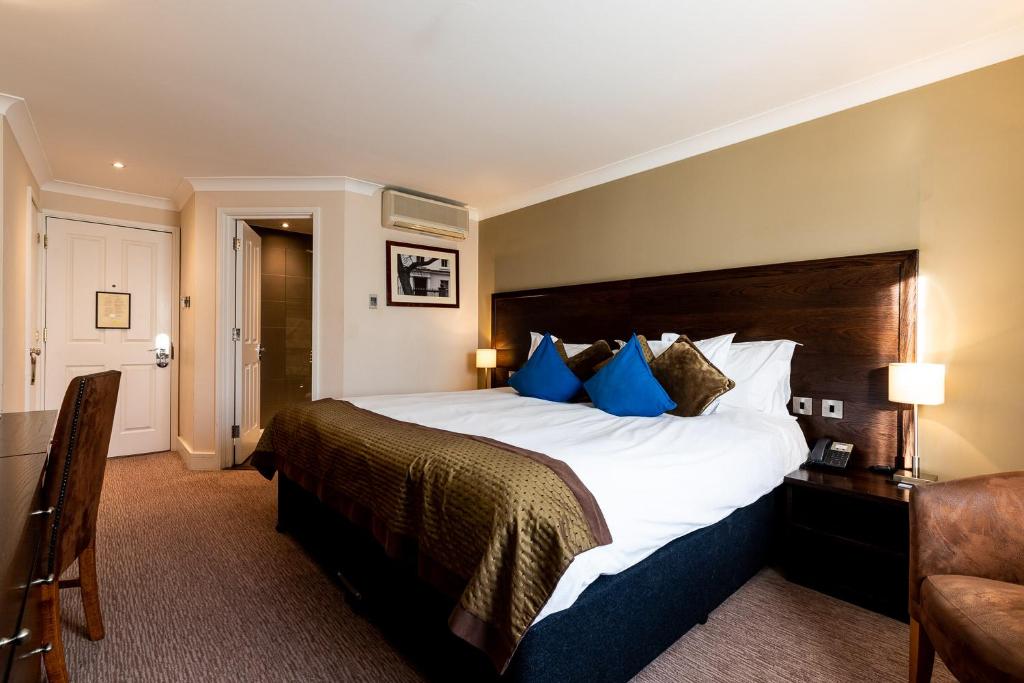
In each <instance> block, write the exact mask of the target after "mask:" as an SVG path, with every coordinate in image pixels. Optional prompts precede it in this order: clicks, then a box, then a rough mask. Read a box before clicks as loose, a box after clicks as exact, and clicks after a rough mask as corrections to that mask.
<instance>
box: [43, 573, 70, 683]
mask: <svg viewBox="0 0 1024 683" xmlns="http://www.w3.org/2000/svg"><path fill="white" fill-rule="evenodd" d="M41 588H42V593H41V595H40V602H41V608H42V619H41V621H42V638H41V642H43V643H49V644H50V645H51V646H52V647H51V648H50V650H49V651H48V652H46V653H45V654H44V655H43V664H44V665H45V667H46V680H47V681H48V682H49V683H67V682H68V668H67V663H66V662H65V660H64V639H63V637H62V635H61V624H60V587H59V586H58V585H57V582H56V581H54V582H53V583H51V584H49V585H46V586H42V587H41Z"/></svg>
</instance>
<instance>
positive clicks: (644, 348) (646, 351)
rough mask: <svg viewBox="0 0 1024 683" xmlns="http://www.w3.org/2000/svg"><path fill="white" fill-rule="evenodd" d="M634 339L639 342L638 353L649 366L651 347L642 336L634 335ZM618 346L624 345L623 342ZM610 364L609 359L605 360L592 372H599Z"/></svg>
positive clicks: (652, 355) (610, 360)
mask: <svg viewBox="0 0 1024 683" xmlns="http://www.w3.org/2000/svg"><path fill="white" fill-rule="evenodd" d="M636 339H637V341H638V342H640V353H642V354H643V355H644V360H645V361H647V364H648V365H650V364H651V361H652V360H654V351H651V347H650V345H649V344H648V343H647V337H645V336H644V335H642V334H638V335H636ZM620 344H621V345H625V342H620ZM609 349H610V347H609ZM611 362H612V359H611V358H606V359H605V360H603V361H601V362H600V363H598V364H597V365H596V366H595V367H594V372H597V371H598V370H600V369H601V368H603V367H604V366H606V365H608V364H609V363H611Z"/></svg>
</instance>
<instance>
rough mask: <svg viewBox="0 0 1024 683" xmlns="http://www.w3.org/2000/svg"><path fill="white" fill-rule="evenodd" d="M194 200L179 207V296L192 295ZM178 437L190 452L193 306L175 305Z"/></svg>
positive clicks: (192, 430) (192, 438) (193, 397)
mask: <svg viewBox="0 0 1024 683" xmlns="http://www.w3.org/2000/svg"><path fill="white" fill-rule="evenodd" d="M196 261H197V259H196V202H195V197H194V196H193V197H191V198H190V199H189V200H188V202H187V203H186V204H185V206H183V207H182V208H181V257H180V264H181V266H180V269H179V274H180V282H179V288H178V291H179V296H182V297H184V296H192V292H194V291H197V290H196V289H195V283H196V272H195V267H196ZM177 348H178V353H177V361H178V425H177V434H178V439H179V440H180V441H181V442H182V443H181V446H180V448H181V449H182V450H184V451H185V452H186V453H188V452H194V451H195V450H196V448H195V446H194V445H193V444H194V443H195V402H196V368H195V364H196V337H195V309H193V308H179V314H178V339H177Z"/></svg>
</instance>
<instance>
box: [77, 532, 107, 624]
mask: <svg viewBox="0 0 1024 683" xmlns="http://www.w3.org/2000/svg"><path fill="white" fill-rule="evenodd" d="M78 578H79V581H80V582H81V584H82V585H81V593H82V609H83V610H84V611H85V630H86V634H87V635H88V636H89V640H102V639H103V635H104V631H103V615H102V614H101V613H100V587H99V583H98V581H97V580H96V539H93V541H92V543H90V544H89V547H88V548H86V549H85V550H83V551H82V554H81V555H79V556H78Z"/></svg>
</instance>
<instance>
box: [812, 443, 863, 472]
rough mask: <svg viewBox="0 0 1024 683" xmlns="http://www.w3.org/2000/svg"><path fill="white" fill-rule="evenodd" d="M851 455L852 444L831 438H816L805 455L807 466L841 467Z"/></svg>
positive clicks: (848, 461)
mask: <svg viewBox="0 0 1024 683" xmlns="http://www.w3.org/2000/svg"><path fill="white" fill-rule="evenodd" d="M851 455H853V444H852V443H843V442H841V441H833V440H832V439H818V441H817V443H815V444H814V448H812V449H811V453H810V455H808V456H807V462H806V463H804V464H805V465H806V466H808V467H831V468H834V469H843V468H844V467H846V466H847V465H848V464H849V463H850V456H851Z"/></svg>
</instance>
